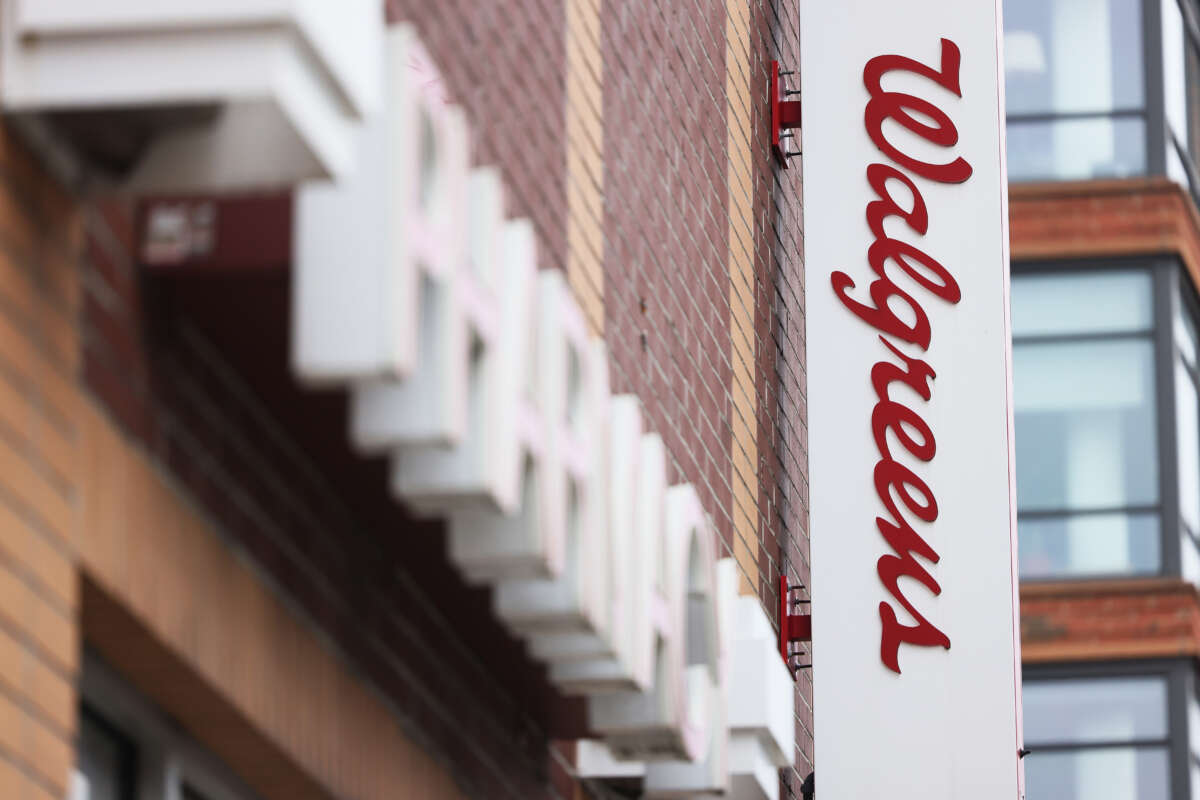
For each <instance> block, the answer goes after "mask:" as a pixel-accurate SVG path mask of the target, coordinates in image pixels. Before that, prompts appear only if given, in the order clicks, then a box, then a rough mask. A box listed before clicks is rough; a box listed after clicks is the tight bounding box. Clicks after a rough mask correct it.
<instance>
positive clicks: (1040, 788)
mask: <svg viewBox="0 0 1200 800" xmlns="http://www.w3.org/2000/svg"><path fill="white" fill-rule="evenodd" d="M1169 787H1170V776H1169V774H1168V770H1167V751H1166V749H1165V748H1159V747H1154V748H1138V749H1136V750H1135V749H1133V748H1123V747H1113V748H1108V747H1106V748H1101V749H1097V750H1077V751H1069V752H1051V753H1039V752H1037V751H1036V750H1035V751H1034V752H1033V753H1030V754H1029V755H1028V756H1026V758H1025V800H1170V797H1171V794H1170V788H1169Z"/></svg>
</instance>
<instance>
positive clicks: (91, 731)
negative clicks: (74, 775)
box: [78, 707, 135, 800]
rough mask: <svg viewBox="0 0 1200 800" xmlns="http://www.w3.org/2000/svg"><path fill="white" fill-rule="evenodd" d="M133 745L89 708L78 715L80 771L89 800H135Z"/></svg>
mask: <svg viewBox="0 0 1200 800" xmlns="http://www.w3.org/2000/svg"><path fill="white" fill-rule="evenodd" d="M134 753H135V751H134V747H133V743H132V742H131V741H130V740H129V739H127V738H126V737H124V736H122V735H121V734H120V732H118V731H117V730H116V729H115V728H113V727H112V726H111V725H109V724H108V723H107V722H105V721H104V720H102V719H101V718H100V717H98V716H97V715H96V714H94V713H93V712H92V711H91V710H90V709H88V708H86V707H85V708H84V709H83V711H82V712H81V713H80V716H79V751H78V757H79V771H80V772H82V773H83V775H84V777H86V778H87V781H88V800H133V760H134Z"/></svg>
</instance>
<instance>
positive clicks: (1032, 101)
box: [1004, 0, 1143, 114]
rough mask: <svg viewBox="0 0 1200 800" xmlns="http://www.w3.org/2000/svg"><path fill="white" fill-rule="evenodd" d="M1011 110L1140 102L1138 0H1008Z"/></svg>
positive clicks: (1006, 28)
mask: <svg viewBox="0 0 1200 800" xmlns="http://www.w3.org/2000/svg"><path fill="white" fill-rule="evenodd" d="M1004 52H1005V64H1004V66H1005V78H1006V83H1005V86H1006V88H1005V94H1006V96H1007V101H1008V113H1009V114H1038V113H1047V112H1064V111H1109V110H1112V109H1117V108H1141V107H1142V104H1143V100H1142V88H1143V84H1142V16H1141V3H1140V2H1139V0H1053V2H1049V0H1005V3H1004Z"/></svg>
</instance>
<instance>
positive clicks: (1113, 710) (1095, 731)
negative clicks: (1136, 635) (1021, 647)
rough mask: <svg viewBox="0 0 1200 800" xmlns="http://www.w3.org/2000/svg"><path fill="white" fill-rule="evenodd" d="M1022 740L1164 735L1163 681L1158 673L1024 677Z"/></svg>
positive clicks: (1122, 739) (1077, 740) (1055, 741)
mask: <svg viewBox="0 0 1200 800" xmlns="http://www.w3.org/2000/svg"><path fill="white" fill-rule="evenodd" d="M1024 709H1025V741H1026V742H1028V743H1029V746H1030V747H1034V748H1035V749H1036V747H1035V745H1037V744H1085V743H1088V742H1097V743H1099V742H1113V743H1118V742H1127V741H1134V740H1146V739H1165V738H1166V736H1167V683H1166V680H1165V679H1163V678H1158V677H1135V678H1099V679H1078V680H1042V681H1030V682H1028V683H1026V684H1025V687H1024Z"/></svg>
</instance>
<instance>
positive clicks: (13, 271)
mask: <svg viewBox="0 0 1200 800" xmlns="http://www.w3.org/2000/svg"><path fill="white" fill-rule="evenodd" d="M79 238H80V226H79V218H78V215H77V213H76V212H75V211H74V209H73V204H72V203H71V202H70V200H69V198H68V197H66V196H65V195H63V194H61V193H59V192H58V191H57V190H56V189H55V188H54V186H53V184H51V183H50V182H48V181H46V180H45V179H44V178H43V177H42V176H41V175H40V174H39V173H38V172H37V171H36V170H35V169H33V168H32V166H31V160H30V159H29V157H28V155H27V154H26V153H25V152H23V151H22V150H21V149H20V147H19V146H18V145H16V144H15V143H14V141H13V140H12V139H11V138H10V136H9V134H8V132H7V131H5V130H3V129H0V797H3V798H5V799H6V800H7V799H8V798H13V800H26V799H28V800H43V799H44V798H61V797H63V796H64V794H65V792H66V788H67V782H68V778H69V775H70V771H71V765H72V764H73V762H74V752H73V744H72V742H73V741H74V735H75V729H76V719H75V709H76V698H75V689H74V685H75V678H76V674H77V671H78V668H79V647H78V631H77V624H76V618H77V613H76V612H77V610H78V606H79V596H78V588H77V581H76V575H75V569H74V565H73V560H72V556H71V553H72V550H73V548H72V536H73V531H74V529H75V510H76V500H77V498H76V486H75V482H74V478H75V468H74V464H75V460H76V458H75V453H76V447H77V439H78V431H77V430H76V426H75V412H76V408H77V395H76V390H75V386H74V381H73V376H74V375H75V373H76V370H77V366H78V359H79V342H78V337H77V336H76V335H75V326H74V319H75V312H76V309H77V306H78V296H79V293H78V286H77V278H76V271H75V269H74V255H73V254H74V253H75V252H76V248H77V247H78V242H79Z"/></svg>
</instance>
